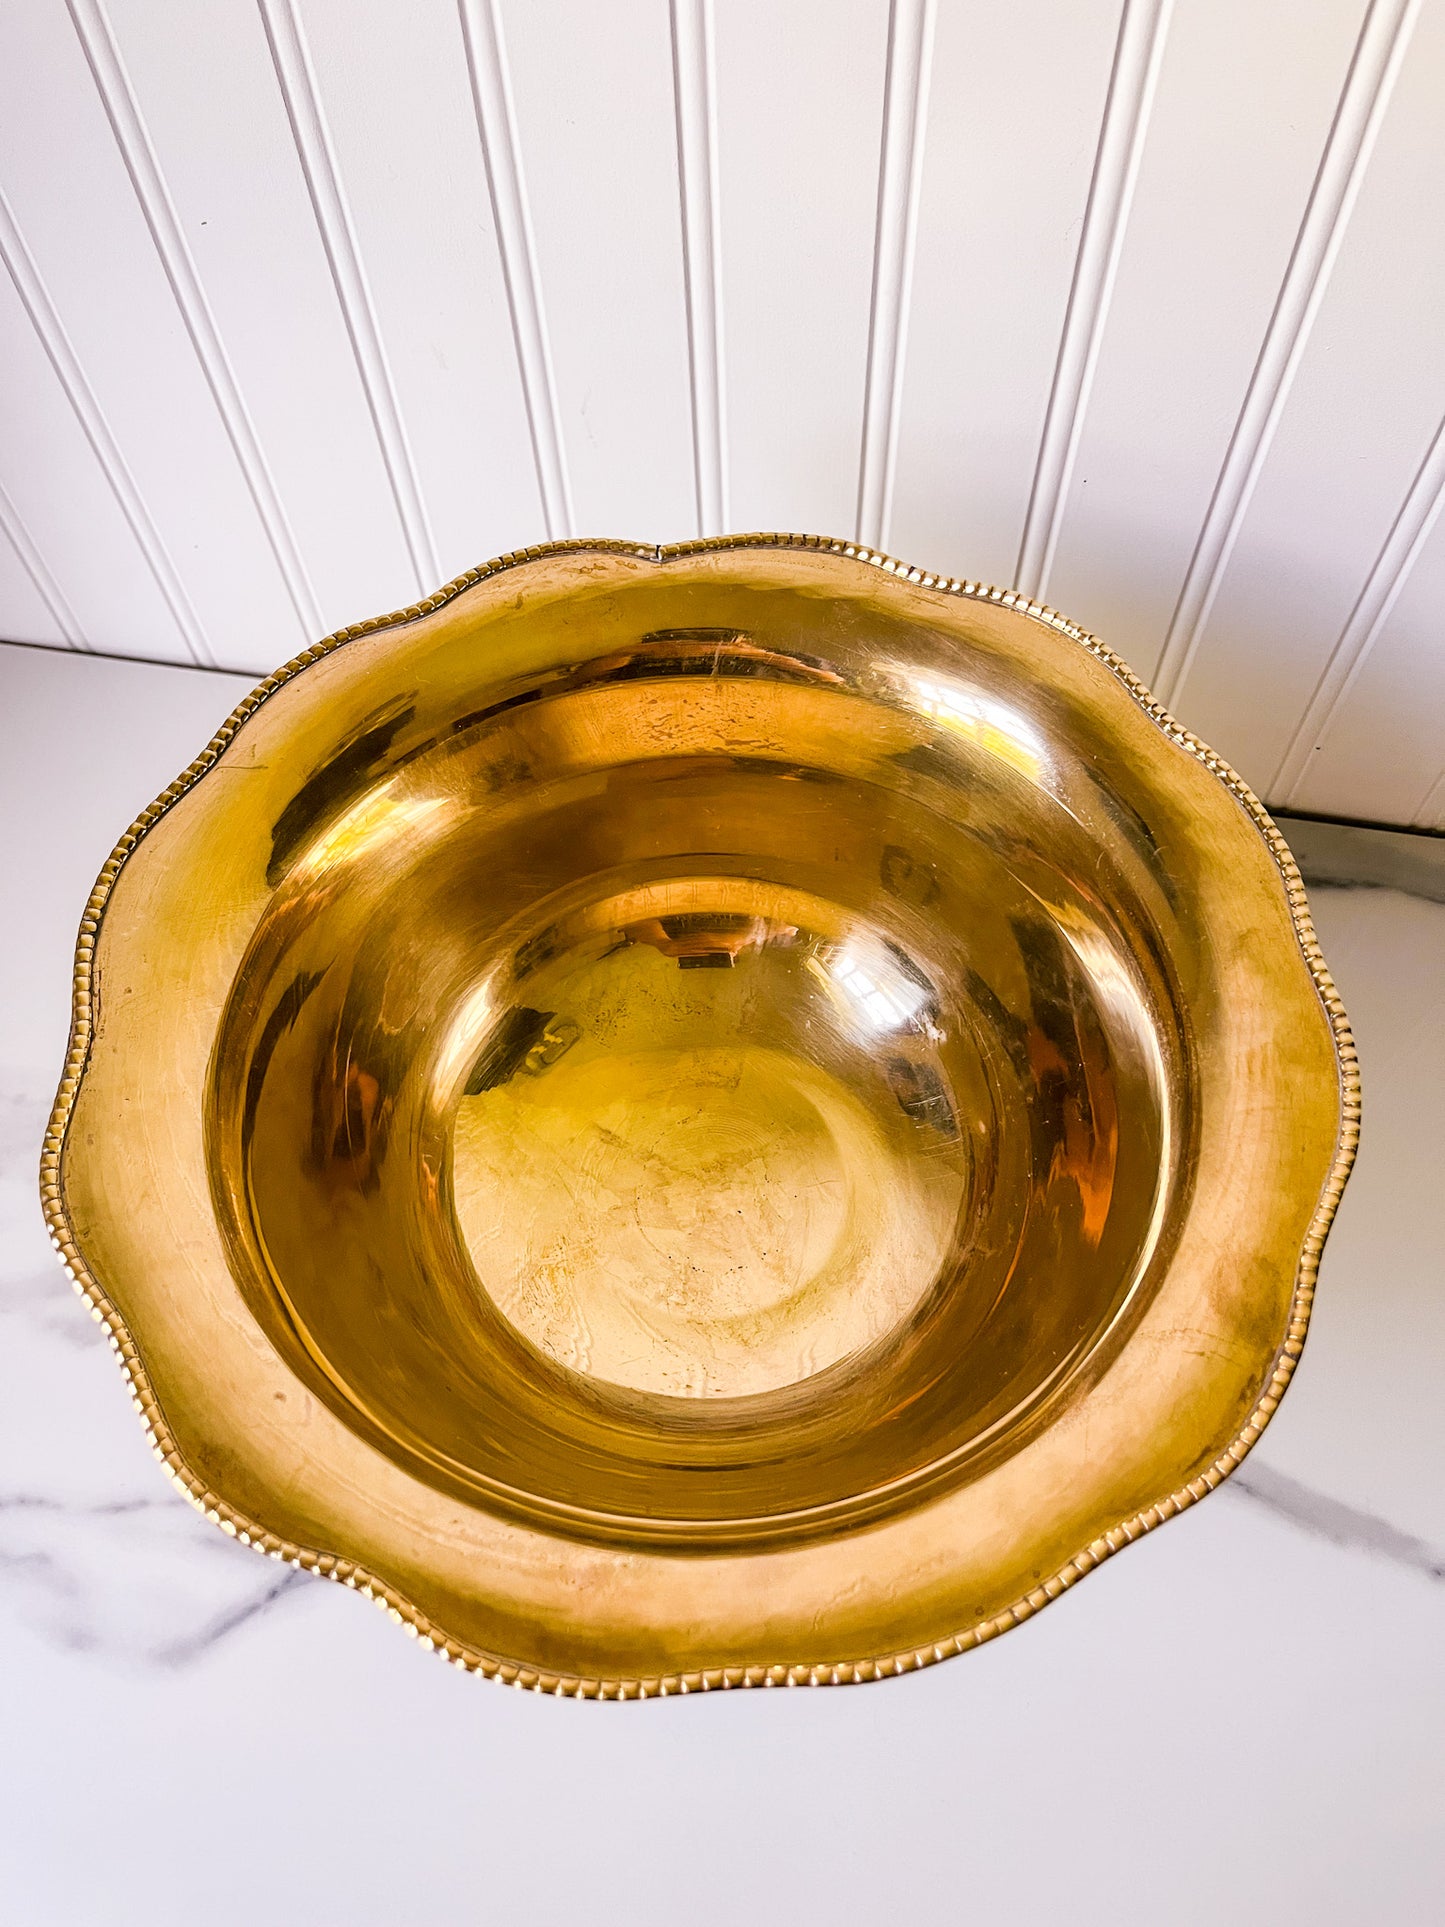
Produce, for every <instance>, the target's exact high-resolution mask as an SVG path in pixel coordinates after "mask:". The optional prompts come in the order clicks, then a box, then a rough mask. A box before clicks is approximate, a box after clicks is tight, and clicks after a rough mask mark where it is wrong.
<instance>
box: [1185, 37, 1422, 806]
mask: <svg viewBox="0 0 1445 1927" xmlns="http://www.w3.org/2000/svg"><path fill="white" fill-rule="evenodd" d="M1417 33H1418V38H1417V40H1416V42H1415V46H1414V52H1413V56H1412V58H1411V59H1410V60H1409V61H1407V62H1406V64H1405V66H1404V69H1403V71H1402V74H1401V78H1400V81H1399V84H1398V86H1397V87H1396V90H1395V92H1394V95H1393V97H1392V100H1391V103H1390V106H1389V108H1388V111H1387V113H1386V115H1385V118H1384V121H1383V123H1382V126H1381V131H1380V134H1379V139H1378V143H1377V145H1376V148H1375V151H1374V154H1373V157H1372V159H1371V161H1370V163H1369V167H1368V170H1367V172H1366V173H1365V176H1364V179H1363V183H1362V186H1361V189H1360V193H1359V199H1358V202H1357V204H1356V208H1355V212H1354V216H1353V218H1352V220H1351V221H1350V224H1349V227H1348V229H1347V231H1346V233H1345V235H1344V238H1343V242H1342V244H1341V247H1340V251H1339V254H1338V258H1337V261H1336V264H1335V268H1334V273H1333V276H1332V278H1331V280H1330V283H1329V287H1328V291H1327V292H1326V294H1325V297H1324V300H1323V304H1322V306H1321V308H1320V310H1319V315H1318V318H1317V320H1316V321H1315V324H1314V328H1313V331H1312V333H1311V335H1310V338H1309V343H1308V347H1307V349H1306V351H1305V353H1304V356H1303V358H1302V360H1301V362H1300V365H1299V371H1298V373H1297V375H1296V377H1295V379H1294V382H1293V385H1292V387H1291V390H1290V394H1289V400H1288V404H1287V406H1286V408H1285V411H1284V414H1283V417H1282V419H1281V421H1280V424H1279V428H1278V430H1277V432H1276V434H1275V436H1274V438H1273V441H1272V443H1271V444H1270V447H1269V450H1268V454H1267V456H1266V458H1265V460H1264V462H1263V464H1262V466H1261V469H1260V473H1259V479H1258V483H1257V485H1256V487H1255V489H1254V491H1253V494H1252V497H1251V498H1250V503H1249V508H1248V513H1247V516H1246V518H1245V520H1244V522H1243V526H1242V528H1241V531H1240V535H1239V538H1238V542H1237V544H1236V546H1235V548H1234V550H1233V554H1232V557H1231V560H1230V563H1229V567H1228V570H1227V572H1226V574H1225V575H1224V578H1223V581H1222V584H1221V587H1220V590H1219V594H1218V596H1217V599H1216V600H1215V602H1214V605H1213V609H1212V612H1211V614H1210V617H1209V621H1208V624H1207V627H1206V629H1205V631H1204V635H1203V639H1202V640H1203V646H1202V647H1201V649H1200V651H1199V653H1198V655H1197V657H1196V659H1195V663H1194V668H1193V671H1192V673H1191V674H1190V676H1189V678H1188V681H1187V683H1186V684H1185V686H1184V689H1183V691H1182V692H1181V694H1180V697H1179V706H1180V708H1181V710H1182V711H1183V713H1184V714H1185V715H1186V716H1187V717H1188V719H1189V721H1190V724H1191V726H1192V727H1194V728H1196V729H1198V730H1199V731H1200V733H1201V734H1202V735H1204V736H1206V737H1208V738H1209V739H1210V740H1211V741H1214V742H1215V744H1216V747H1218V748H1219V749H1220V750H1221V752H1222V753H1224V754H1225V755H1227V756H1229V757H1231V759H1237V762H1238V766H1239V767H1240V769H1241V770H1242V772H1243V773H1244V775H1245V776H1246V777H1248V778H1249V779H1250V781H1251V782H1253V783H1254V784H1255V786H1256V787H1258V788H1259V789H1260V790H1261V791H1262V792H1265V793H1267V794H1272V793H1273V791H1274V789H1275V787H1276V785H1277V782H1278V779H1279V775H1280V771H1281V766H1282V765H1283V764H1284V762H1285V760H1286V758H1287V756H1288V753H1289V751H1290V748H1291V744H1292V742H1293V739H1294V736H1295V732H1296V728H1297V725H1298V723H1299V721H1300V719H1301V717H1302V716H1303V714H1304V712H1305V709H1306V706H1307V705H1308V703H1309V701H1310V699H1311V697H1312V695H1313V693H1314V690H1315V686H1316V683H1317V681H1318V678H1319V676H1320V674H1321V672H1322V669H1323V667H1324V665H1325V664H1326V663H1327V661H1328V659H1329V656H1330V654H1331V652H1332V651H1333V649H1334V646H1335V644H1336V642H1337V640H1338V638H1339V637H1340V635H1341V633H1342V631H1343V630H1344V628H1345V625H1346V624H1347V622H1348V621H1349V618H1350V612H1351V609H1352V607H1353V606H1354V604H1355V601H1356V599H1357V597H1358V596H1359V593H1360V590H1361V587H1362V585H1363V584H1364V583H1365V581H1366V579H1367V578H1368V576H1369V574H1370V572H1371V569H1372V567H1373V565H1374V563H1375V561H1376V558H1377V556H1378V555H1379V553H1380V550H1381V547H1382V545H1383V544H1384V542H1385V540H1386V538H1387V536H1388V535H1389V532H1390V529H1391V525H1392V523H1393V522H1394V520H1395V517H1396V515H1397V513H1398V510H1399V507H1400V504H1401V502H1402V501H1403V499H1404V497H1405V495H1406V493H1407V491H1408V489H1409V487H1410V484H1411V482H1412V480H1413V479H1414V477H1415V475H1416V473H1417V471H1418V469H1419V466H1420V463H1421V460H1422V458H1423V457H1424V455H1425V452H1426V449H1427V447H1428V446H1429V443H1430V441H1431V438H1432V436H1433V434H1434V432H1435V428H1436V426H1437V423H1438V421H1439V418H1440V414H1441V408H1442V402H1445V331H1442V327H1441V319H1440V317H1441V315H1442V313H1445V223H1442V222H1440V221H1438V220H1422V219H1421V211H1422V210H1424V209H1427V208H1439V207H1441V206H1445V115H1442V114H1441V111H1440V105H1441V77H1442V75H1445V9H1441V8H1434V9H1430V10H1427V11H1426V12H1425V13H1424V14H1423V15H1422V17H1421V21H1420V26H1419V28H1418V30H1417ZM1315 793H1316V794H1318V793H1319V792H1318V790H1316V792H1315Z"/></svg>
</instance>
